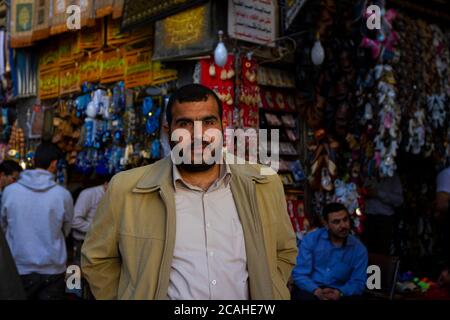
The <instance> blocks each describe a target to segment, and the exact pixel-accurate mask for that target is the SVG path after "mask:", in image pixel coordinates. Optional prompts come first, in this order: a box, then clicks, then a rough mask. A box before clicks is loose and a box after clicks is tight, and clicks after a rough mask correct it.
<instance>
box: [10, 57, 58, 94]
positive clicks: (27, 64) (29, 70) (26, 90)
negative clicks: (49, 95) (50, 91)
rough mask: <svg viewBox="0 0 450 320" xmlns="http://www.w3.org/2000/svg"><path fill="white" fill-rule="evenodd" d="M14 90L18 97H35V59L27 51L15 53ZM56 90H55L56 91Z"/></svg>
mask: <svg viewBox="0 0 450 320" xmlns="http://www.w3.org/2000/svg"><path fill="white" fill-rule="evenodd" d="M15 53H16V57H15V66H16V69H15V71H16V79H17V81H16V83H15V86H16V89H17V96H18V97H29V96H35V95H36V93H37V88H36V87H37V86H36V85H37V79H36V78H37V58H36V55H35V54H34V53H33V52H32V50H29V49H18V50H16V51H15ZM56 90H57V89H56Z"/></svg>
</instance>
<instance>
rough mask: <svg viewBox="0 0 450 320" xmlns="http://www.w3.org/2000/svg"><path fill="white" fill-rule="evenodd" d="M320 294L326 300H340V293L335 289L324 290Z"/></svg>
mask: <svg viewBox="0 0 450 320" xmlns="http://www.w3.org/2000/svg"><path fill="white" fill-rule="evenodd" d="M322 294H323V296H324V297H325V298H326V300H339V299H340V298H341V293H340V292H339V290H337V289H331V288H325V289H323V290H322Z"/></svg>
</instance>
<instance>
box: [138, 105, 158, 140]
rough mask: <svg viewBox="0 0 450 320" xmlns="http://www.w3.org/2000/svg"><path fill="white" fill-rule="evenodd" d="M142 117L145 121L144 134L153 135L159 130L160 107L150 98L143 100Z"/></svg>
mask: <svg viewBox="0 0 450 320" xmlns="http://www.w3.org/2000/svg"><path fill="white" fill-rule="evenodd" d="M142 115H143V117H144V119H146V121H145V132H146V133H147V134H148V135H153V134H155V133H156V132H158V130H159V123H160V121H159V120H160V115H161V107H160V106H157V105H155V104H154V103H153V99H152V98H151V97H146V98H144V102H143V105H142Z"/></svg>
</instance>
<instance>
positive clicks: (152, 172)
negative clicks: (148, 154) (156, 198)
mask: <svg viewBox="0 0 450 320" xmlns="http://www.w3.org/2000/svg"><path fill="white" fill-rule="evenodd" d="M171 181H172V160H171V159H170V156H169V157H166V158H163V159H161V160H159V161H157V162H155V163H154V164H152V165H149V166H148V168H147V170H146V171H145V172H144V174H143V175H142V177H141V178H140V179H139V180H138V182H137V183H136V186H135V188H134V189H133V191H134V192H152V191H156V190H158V189H160V188H161V186H162V185H165V184H171Z"/></svg>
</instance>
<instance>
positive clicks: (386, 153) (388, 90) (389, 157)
mask: <svg viewBox="0 0 450 320" xmlns="http://www.w3.org/2000/svg"><path fill="white" fill-rule="evenodd" d="M375 73H376V77H375V79H376V80H377V81H379V82H378V93H377V97H378V104H379V105H380V106H381V107H382V108H381V110H380V112H379V115H378V117H379V123H380V125H379V128H378V134H377V136H376V137H375V139H374V143H375V150H376V151H375V162H376V166H377V167H378V168H379V170H380V175H381V176H382V177H387V176H389V177H392V176H393V175H394V172H395V170H396V168H397V166H396V163H395V157H396V156H397V149H398V147H399V144H400V141H401V133H400V131H399V129H400V120H401V109H400V106H399V105H398V104H397V102H396V92H395V87H394V85H395V78H394V74H393V72H392V67H391V66H389V65H378V66H377V67H376V68H375ZM417 141H418V142H420V140H417Z"/></svg>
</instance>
